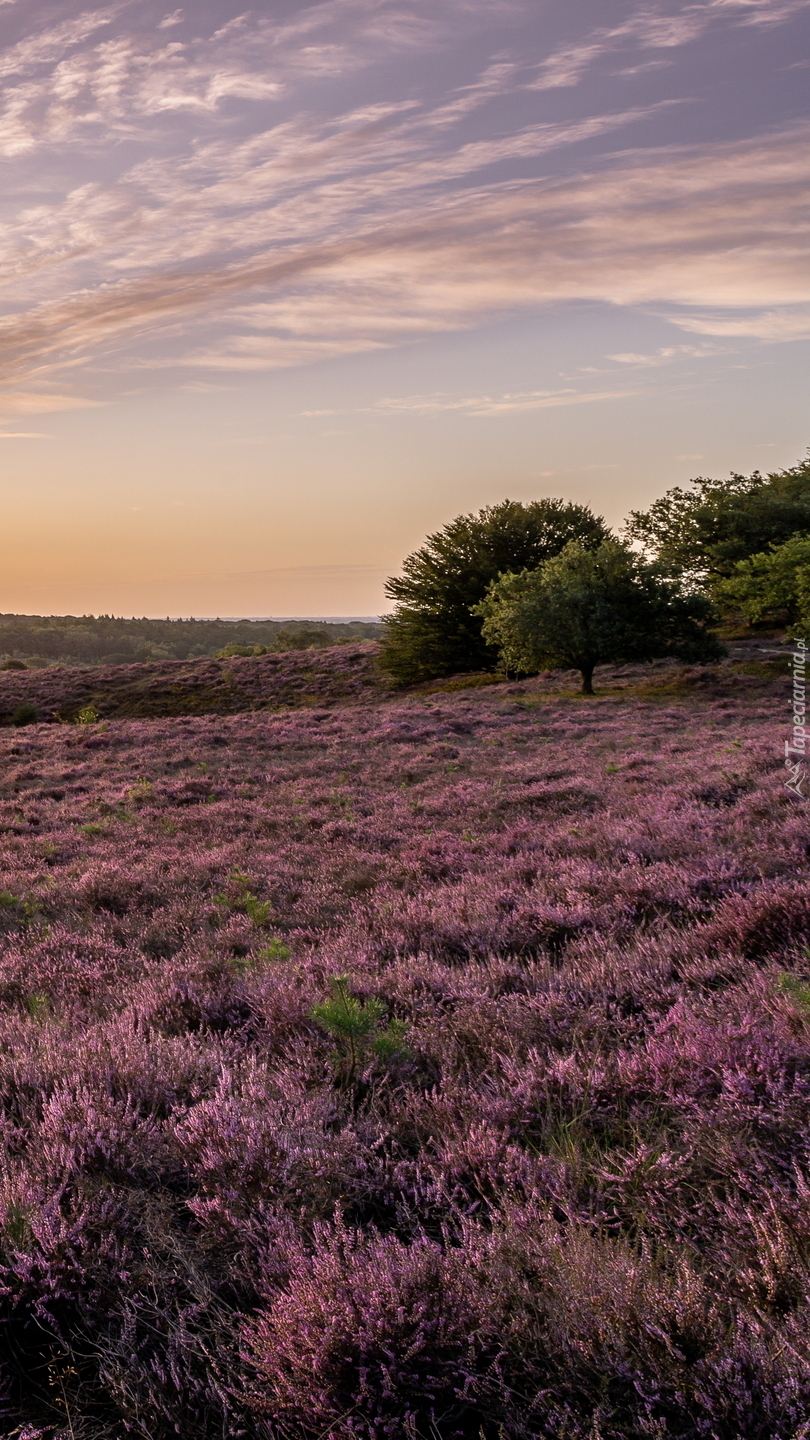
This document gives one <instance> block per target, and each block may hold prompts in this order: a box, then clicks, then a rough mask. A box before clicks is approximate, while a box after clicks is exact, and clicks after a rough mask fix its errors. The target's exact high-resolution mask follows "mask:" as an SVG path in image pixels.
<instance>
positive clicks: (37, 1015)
mask: <svg viewBox="0 0 810 1440" xmlns="http://www.w3.org/2000/svg"><path fill="white" fill-rule="evenodd" d="M25 1008H26V1010H27V1011H28V1014H29V1015H30V1016H31V1019H32V1020H37V1021H39V1022H40V1024H41V1023H42V1021H43V1020H47V1018H48V1016H49V1015H50V1013H51V1002H50V998H49V996H48V995H45V994H42V993H40V992H39V991H36V992H33V993H32V994H30V995H26V997H25Z"/></svg>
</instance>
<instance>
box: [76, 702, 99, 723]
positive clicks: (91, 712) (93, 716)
mask: <svg viewBox="0 0 810 1440" xmlns="http://www.w3.org/2000/svg"><path fill="white" fill-rule="evenodd" d="M98 718H99V714H98V711H97V709H96V707H95V705H84V706H83V707H82V709H81V710H80V711H79V713H78V715H77V716H76V724H77V725H95V723H96V721H97V720H98Z"/></svg>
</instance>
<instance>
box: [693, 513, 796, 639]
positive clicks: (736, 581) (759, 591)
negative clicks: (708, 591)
mask: <svg viewBox="0 0 810 1440" xmlns="http://www.w3.org/2000/svg"><path fill="white" fill-rule="evenodd" d="M714 589H715V599H716V601H717V603H718V605H719V606H720V608H721V609H722V610H723V611H724V612H726V613H731V614H733V613H734V612H737V613H739V614H742V615H744V616H745V618H746V620H748V622H749V623H750V624H752V625H756V624H758V623H759V622H761V621H768V620H770V621H771V622H772V623H774V624H777V625H789V626H795V625H796V624H797V623H798V624H799V625H800V627H801V628H802V629H803V630H805V629H807V628H808V627H810V535H792V536H791V538H790V539H789V540H786V541H785V543H784V544H783V545H773V546H771V548H770V550H765V551H760V552H759V553H758V554H756V555H750V556H749V557H748V559H747V560H740V561H738V563H737V564H736V565H735V567H734V570H733V572H732V574H731V575H730V576H729V577H728V578H727V579H725V580H720V581H718V582H717V584H716V585H715V587H714Z"/></svg>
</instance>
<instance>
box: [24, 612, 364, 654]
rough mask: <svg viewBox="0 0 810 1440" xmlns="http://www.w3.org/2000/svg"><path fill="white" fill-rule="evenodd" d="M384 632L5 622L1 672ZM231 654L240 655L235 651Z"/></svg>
mask: <svg viewBox="0 0 810 1440" xmlns="http://www.w3.org/2000/svg"><path fill="white" fill-rule="evenodd" d="M381 633H382V627H381V625H379V624H376V623H374V622H367V621H362V620H353V621H346V622H345V623H335V622H331V621H314V620H313V621H310V620H307V621H283V620H123V619H121V620H119V619H116V618H115V616H113V615H99V616H95V615H80V616H76V615H0V665H2V664H3V662H4V661H6V662H7V661H9V660H17V661H23V662H24V663H25V664H27V665H31V666H41V665H126V664H131V663H133V662H135V661H139V660H145V661H149V660H195V659H198V658H201V657H202V656H205V655H216V654H217V653H218V652H219V651H220V650H223V649H225V648H226V647H232V646H234V647H236V646H238V647H251V646H264V647H266V648H267V649H268V650H274V651H278V650H306V649H309V648H310V647H311V646H328V645H340V644H344V645H345V644H348V643H349V642H350V641H352V640H377V639H379V638H380V635H381ZM231 653H238V651H236V652H234V651H233V650H231Z"/></svg>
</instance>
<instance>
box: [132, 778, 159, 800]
mask: <svg viewBox="0 0 810 1440" xmlns="http://www.w3.org/2000/svg"><path fill="white" fill-rule="evenodd" d="M154 793H155V787H154V785H153V784H152V782H151V780H146V779H144V777H143V776H141V777H140V778H139V779H138V780H136V781H135V784H134V785H130V787H129V789H128V790H127V799H128V800H130V801H131V802H132V803H133V804H134V805H142V804H143V803H144V801H146V800H151V799H152V797H153V796H154Z"/></svg>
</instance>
